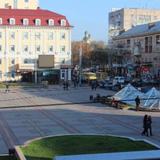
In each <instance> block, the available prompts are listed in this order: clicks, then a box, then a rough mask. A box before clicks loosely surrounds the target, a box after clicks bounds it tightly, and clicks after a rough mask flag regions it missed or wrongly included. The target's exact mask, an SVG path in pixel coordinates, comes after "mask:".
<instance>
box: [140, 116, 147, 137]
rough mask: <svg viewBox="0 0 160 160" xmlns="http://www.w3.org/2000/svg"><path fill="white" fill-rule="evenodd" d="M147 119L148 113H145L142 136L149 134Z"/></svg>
mask: <svg viewBox="0 0 160 160" xmlns="http://www.w3.org/2000/svg"><path fill="white" fill-rule="evenodd" d="M147 120H148V115H147V114H146V115H144V117H143V131H142V133H141V135H142V136H144V135H146V134H147V135H148V129H147Z"/></svg>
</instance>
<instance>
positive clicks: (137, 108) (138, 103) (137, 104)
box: [135, 96, 141, 111]
mask: <svg viewBox="0 0 160 160" xmlns="http://www.w3.org/2000/svg"><path fill="white" fill-rule="evenodd" d="M135 103H136V111H139V105H140V103H141V101H140V98H139V96H137V97H136V98H135Z"/></svg>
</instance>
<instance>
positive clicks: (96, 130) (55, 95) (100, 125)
mask: <svg viewBox="0 0 160 160" xmlns="http://www.w3.org/2000/svg"><path fill="white" fill-rule="evenodd" d="M58 88H59V87H58V86H57V89H56V88H53V89H49V90H48V91H47V90H44V89H31V90H30V89H29V90H23V89H17V90H14V91H13V90H11V92H10V93H3V92H2V93H1V94H2V96H1V97H0V99H1V103H0V106H1V107H4V106H5V107H7V105H8V106H10V107H11V108H6V109H5V108H1V109H0V153H3V154H4V153H8V148H9V147H11V146H13V145H21V144H24V143H25V142H26V141H28V140H32V139H34V138H39V137H45V136H51V135H55V136H56V135H65V134H66V135H68V134H113V135H119V136H129V137H132V138H135V139H146V140H148V141H150V142H152V143H155V144H157V145H159V146H160V127H159V121H160V117H159V113H156V112H151V113H148V114H150V115H152V117H153V134H154V136H152V137H145V136H141V135H140V133H141V131H142V119H143V116H144V114H146V113H145V112H135V111H127V110H117V109H114V108H111V107H107V106H105V105H102V104H96V103H93V104H87V103H86V104H68V105H66V104H65V103H66V102H67V103H69V102H74V103H75V102H84V101H88V96H89V95H90V94H94V95H96V94H97V93H100V94H104V95H106V94H113V93H111V92H108V91H106V90H101V89H98V90H97V91H91V90H90V88H87V87H85V88H79V89H73V88H72V89H70V90H69V91H63V90H62V89H60V88H59V89H58ZM32 96H34V98H32ZM2 97H3V98H4V99H5V100H6V101H3V100H4V99H3V98H2ZM26 97H31V98H28V99H27V98H26ZM7 99H8V100H7ZM14 99H17V100H14ZM10 101H11V102H10ZM7 102H8V103H7ZM33 102H34V104H36V105H37V104H41V103H42V104H48V103H53V104H54V102H55V104H58V103H64V105H51V106H45V105H44V106H41V107H30V108H28V107H23V108H14V109H13V108H12V106H15V105H17V106H18V105H19V106H25V105H30V104H32V103H33Z"/></svg>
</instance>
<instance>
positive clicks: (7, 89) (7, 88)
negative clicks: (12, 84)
mask: <svg viewBox="0 0 160 160" xmlns="http://www.w3.org/2000/svg"><path fill="white" fill-rule="evenodd" d="M8 92H9V84H8V83H7V84H6V93H8Z"/></svg>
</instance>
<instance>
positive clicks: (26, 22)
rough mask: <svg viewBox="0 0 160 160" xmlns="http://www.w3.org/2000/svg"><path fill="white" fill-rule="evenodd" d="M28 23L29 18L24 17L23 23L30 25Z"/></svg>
mask: <svg viewBox="0 0 160 160" xmlns="http://www.w3.org/2000/svg"><path fill="white" fill-rule="evenodd" d="M28 24H29V20H28V19H27V18H24V19H23V25H24V26H28Z"/></svg>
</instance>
